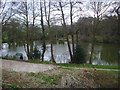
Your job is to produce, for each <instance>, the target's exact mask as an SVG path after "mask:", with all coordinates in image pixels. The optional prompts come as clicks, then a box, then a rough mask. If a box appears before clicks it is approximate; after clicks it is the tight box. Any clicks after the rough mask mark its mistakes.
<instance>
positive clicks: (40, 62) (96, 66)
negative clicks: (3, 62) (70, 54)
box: [3, 58, 120, 69]
mask: <svg viewBox="0 0 120 90" xmlns="http://www.w3.org/2000/svg"><path fill="white" fill-rule="evenodd" d="M3 59H7V60H15V61H23V62H28V63H38V64H53V65H59V66H65V67H79V68H100V69H120V66H114V65H90V64H72V63H53V62H47V61H33V60H16V59H11V58H3Z"/></svg>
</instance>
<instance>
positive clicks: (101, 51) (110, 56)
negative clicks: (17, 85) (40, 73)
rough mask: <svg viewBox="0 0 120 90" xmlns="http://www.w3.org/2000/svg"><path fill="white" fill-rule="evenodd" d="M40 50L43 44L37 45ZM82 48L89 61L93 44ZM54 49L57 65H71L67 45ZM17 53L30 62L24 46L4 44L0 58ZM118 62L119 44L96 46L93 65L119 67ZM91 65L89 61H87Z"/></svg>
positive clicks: (86, 44) (46, 54)
mask: <svg viewBox="0 0 120 90" xmlns="http://www.w3.org/2000/svg"><path fill="white" fill-rule="evenodd" d="M35 44H36V45H37V47H38V49H39V50H40V51H41V50H42V49H41V44H40V43H38V42H37V43H35ZM81 46H82V47H83V48H84V49H85V51H86V53H87V60H88V58H89V55H90V47H91V43H81ZM53 47H54V58H55V60H56V63H69V62H70V57H69V53H68V47H67V43H66V42H65V43H64V44H59V43H56V44H53ZM16 53H22V54H23V59H24V60H28V58H27V55H26V52H25V49H24V46H23V45H20V46H17V47H14V46H10V45H8V44H7V43H3V44H2V50H1V51H0V55H1V56H0V57H5V56H6V55H8V56H9V57H13V56H14V55H15V54H16ZM50 56H51V55H50V44H47V50H46V52H45V57H44V60H45V61H49V60H50V58H51V57H50ZM118 60H120V47H119V45H117V44H102V43H99V44H95V50H94V54H93V60H92V64H93V65H118ZM87 63H89V61H87Z"/></svg>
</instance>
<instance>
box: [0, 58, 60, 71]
mask: <svg viewBox="0 0 120 90" xmlns="http://www.w3.org/2000/svg"><path fill="white" fill-rule="evenodd" d="M0 61H2V69H5V70H10V71H16V72H33V73H39V72H44V71H48V70H52V69H54V68H56V67H58V66H56V65H48V64H35V63H27V62H20V61H12V60H5V59H3V60H2V59H0Z"/></svg>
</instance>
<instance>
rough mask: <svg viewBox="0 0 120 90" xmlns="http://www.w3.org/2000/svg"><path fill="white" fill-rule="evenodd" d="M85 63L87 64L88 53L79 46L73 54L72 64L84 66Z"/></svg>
mask: <svg viewBox="0 0 120 90" xmlns="http://www.w3.org/2000/svg"><path fill="white" fill-rule="evenodd" d="M85 62H86V53H85V51H84V49H83V48H82V47H81V46H80V45H77V46H76V48H75V52H74V54H73V61H72V63H78V64H80V63H81V64H83V63H85Z"/></svg>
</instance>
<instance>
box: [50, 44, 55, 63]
mask: <svg viewBox="0 0 120 90" xmlns="http://www.w3.org/2000/svg"><path fill="white" fill-rule="evenodd" d="M51 60H52V62H54V63H56V62H55V59H54V54H53V44H52V43H51Z"/></svg>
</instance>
